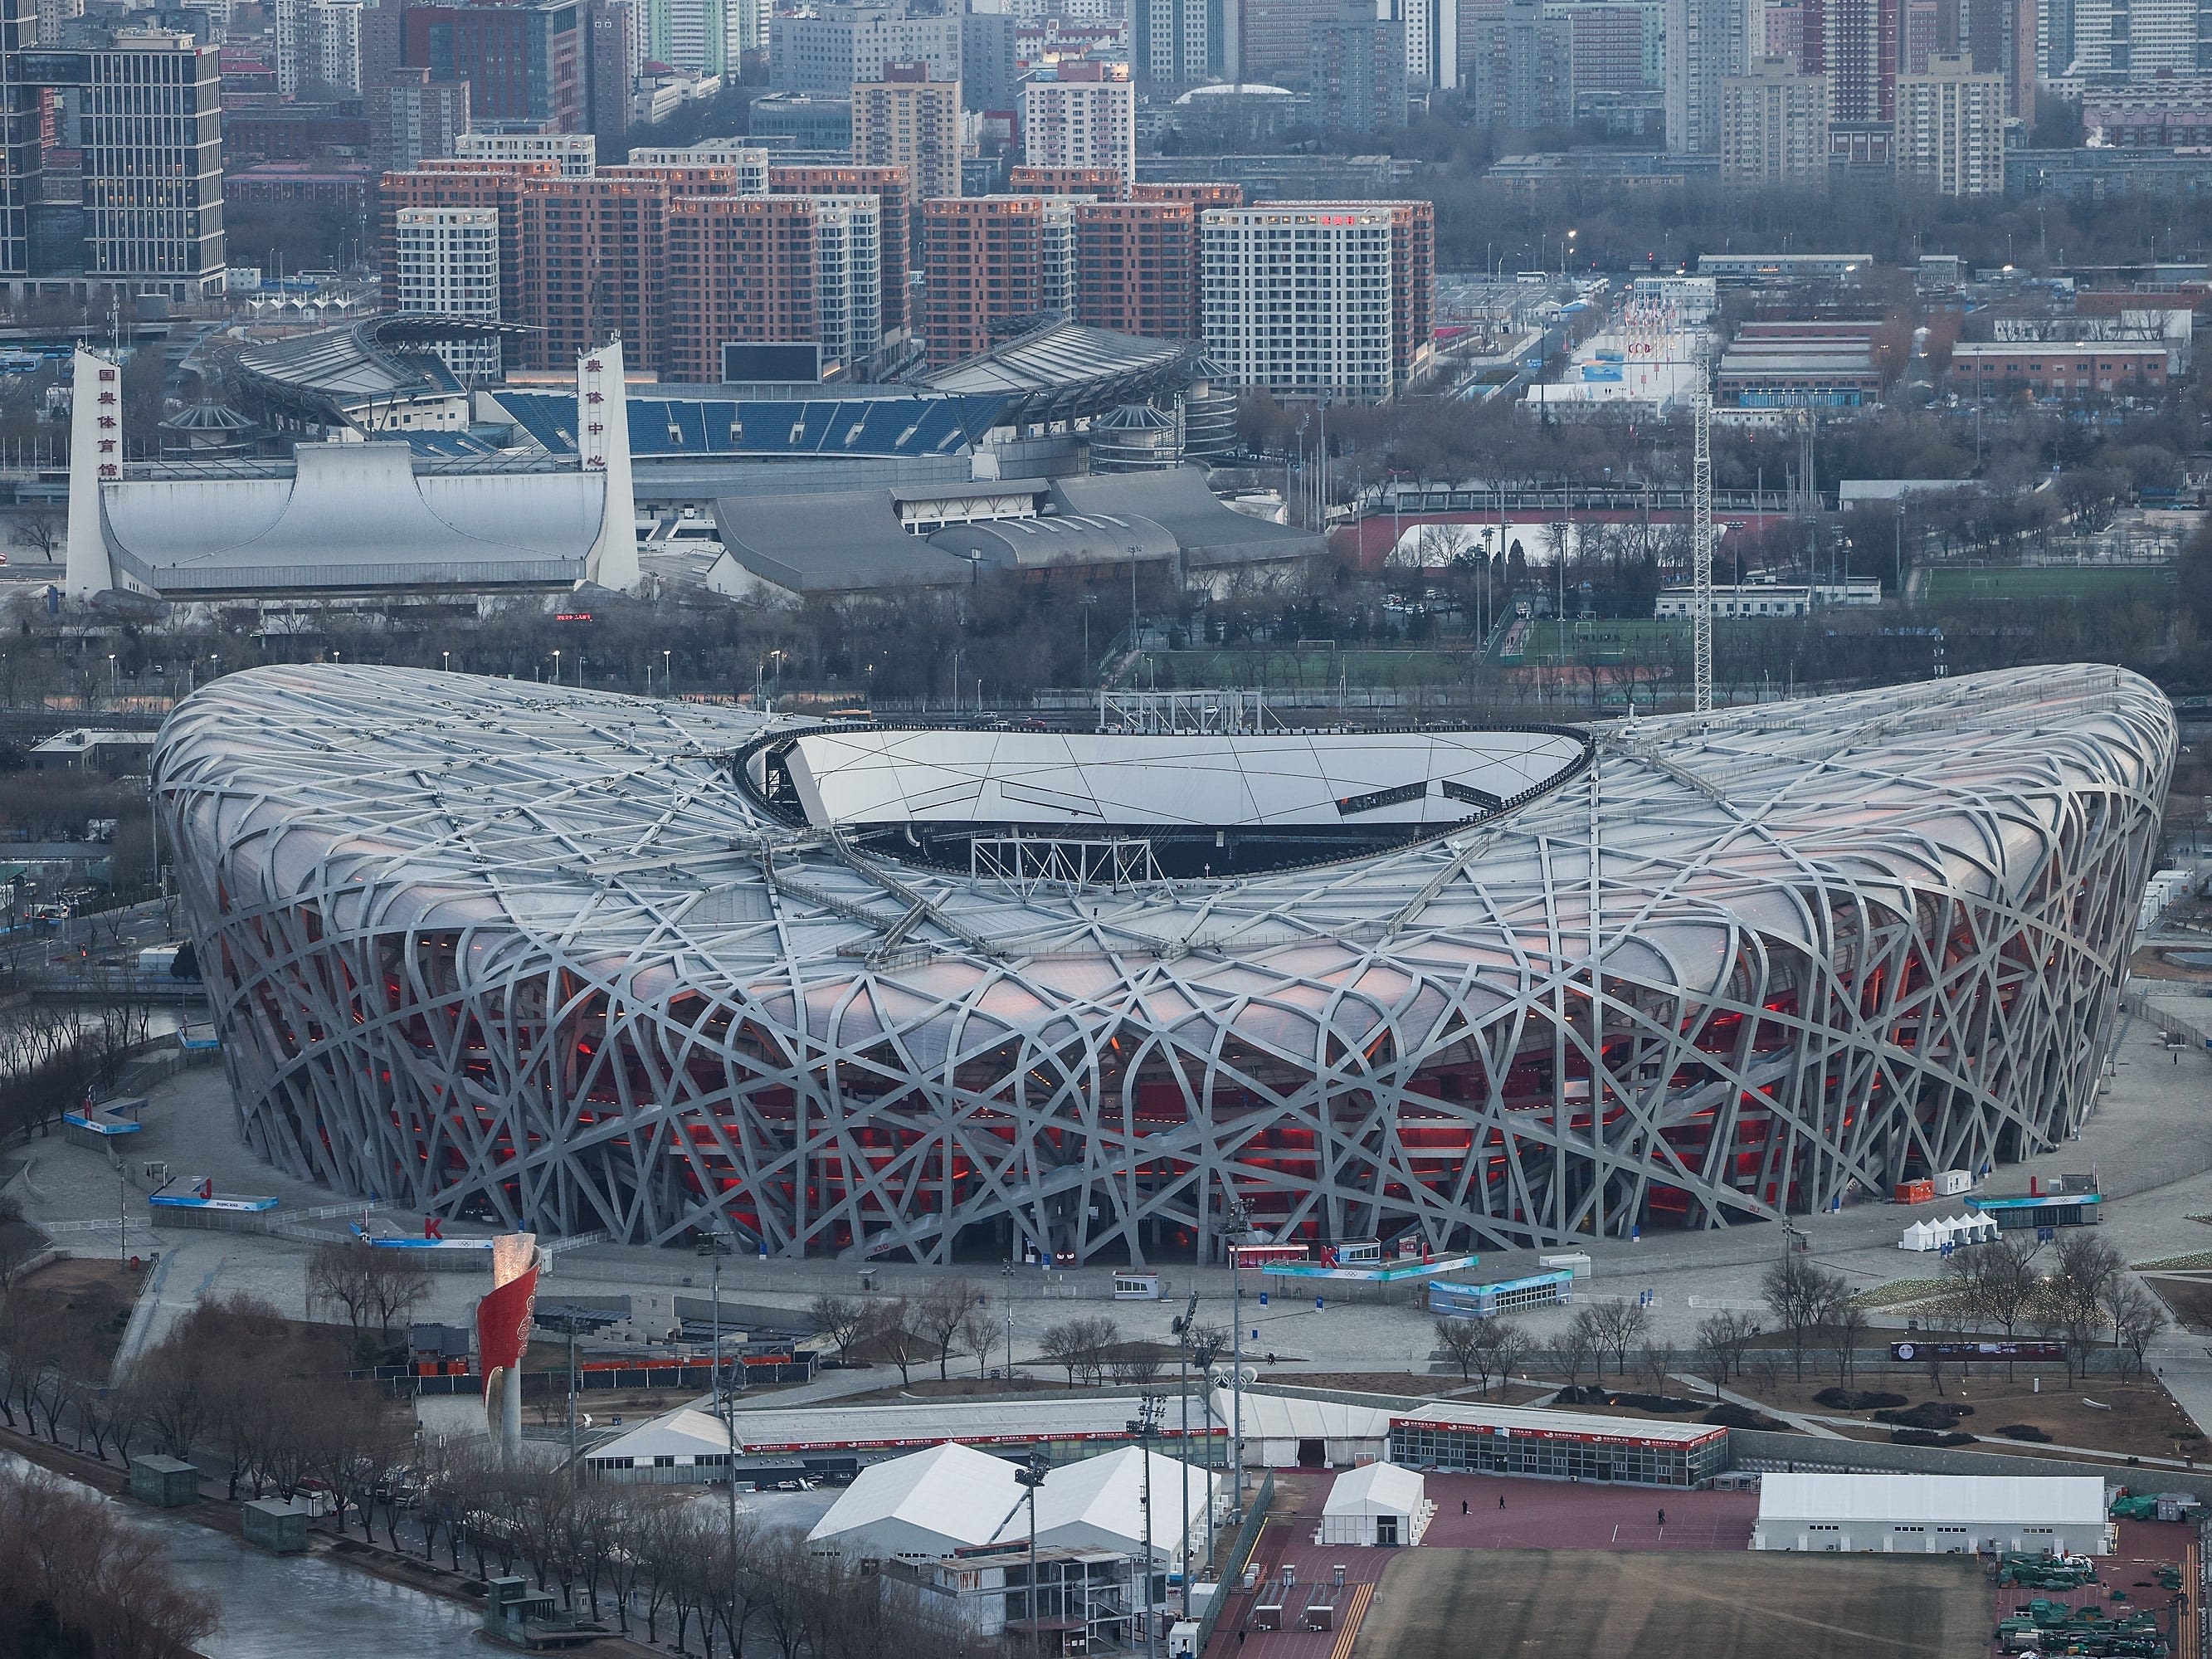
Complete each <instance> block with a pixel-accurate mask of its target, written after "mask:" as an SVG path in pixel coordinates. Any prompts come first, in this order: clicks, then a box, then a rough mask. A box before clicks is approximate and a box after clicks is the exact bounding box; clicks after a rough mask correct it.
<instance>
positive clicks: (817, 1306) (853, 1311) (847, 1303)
mask: <svg viewBox="0 0 2212 1659" xmlns="http://www.w3.org/2000/svg"><path fill="white" fill-rule="evenodd" d="M806 1317H807V1319H808V1321H809V1322H811V1324H812V1325H813V1327H814V1328H815V1329H816V1330H817V1331H818V1332H820V1333H821V1334H823V1336H826V1337H828V1338H829V1340H831V1341H832V1342H835V1343H836V1345H837V1358H840V1359H842V1358H845V1357H846V1355H847V1354H848V1352H851V1350H852V1346H853V1344H854V1342H855V1341H857V1340H859V1339H860V1334H861V1332H862V1331H864V1330H866V1328H867V1323H868V1304H866V1302H864V1301H862V1300H861V1299H860V1297H852V1296H838V1295H836V1294H835V1293H834V1292H832V1291H823V1293H822V1294H821V1295H819V1296H817V1297H815V1298H814V1299H813V1300H812V1301H811V1302H810V1303H808V1304H806Z"/></svg>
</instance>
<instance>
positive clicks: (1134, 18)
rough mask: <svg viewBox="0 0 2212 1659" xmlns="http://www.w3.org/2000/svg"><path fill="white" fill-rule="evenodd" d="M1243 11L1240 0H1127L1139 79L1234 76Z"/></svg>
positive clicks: (1173, 82)
mask: <svg viewBox="0 0 2212 1659" xmlns="http://www.w3.org/2000/svg"><path fill="white" fill-rule="evenodd" d="M1242 10H1243V7H1242V6H1241V5H1240V3H1239V0H1128V18H1129V61H1130V64H1131V65H1132V66H1133V68H1134V69H1135V70H1136V72H1137V76H1138V78H1139V80H1142V81H1144V82H1146V83H1147V84H1149V85H1152V86H1157V87H1163V88H1168V87H1188V86H1197V85H1200V84H1201V83H1203V82H1208V81H1224V80H1235V79H1236V78H1237V61H1238V48H1237V39H1238V33H1239V27H1240V23H1241V21H1242V19H1241V13H1242ZM1070 21H1073V20H1070Z"/></svg>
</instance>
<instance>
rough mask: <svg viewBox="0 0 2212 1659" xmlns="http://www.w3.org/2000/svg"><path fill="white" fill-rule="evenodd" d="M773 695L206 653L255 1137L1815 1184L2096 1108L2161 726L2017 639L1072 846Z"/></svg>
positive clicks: (474, 1158)
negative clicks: (1154, 870) (1136, 867)
mask: <svg viewBox="0 0 2212 1659" xmlns="http://www.w3.org/2000/svg"><path fill="white" fill-rule="evenodd" d="M792 724H793V725H794V726H796V725H798V724H800V723H799V722H792ZM768 729H769V728H768V726H766V725H764V723H763V719H762V717H761V716H759V715H757V714H751V713H749V712H747V711H744V710H742V709H737V708H723V707H714V706H708V705H702V704H691V703H684V702H650V701H642V700H638V699H633V698H627V697H621V696H612V695H606V694H599V693H591V692H583V691H570V690H558V689H555V688H552V687H547V686H534V685H517V684H512V683H507V682H501V681H495V680H489V679H480V678H468V677H464V676H460V675H441V674H428V673H415V672H410V671H397V670H380V669H373V668H365V667H361V668H356V667H351V666H343V667H301V668H272V669H264V670H260V671H254V672H252V673H246V674H239V675H234V676H231V677H229V678H225V679H223V680H222V681H220V682H219V683H217V684H215V685H213V686H211V687H210V688H208V689H206V690H203V691H201V692H200V693H199V694H197V696H194V697H192V698H191V699H190V700H189V701H188V702H186V703H185V705H184V706H183V707H182V708H179V710H178V712H177V713H176V714H175V715H174V716H173V718H172V719H171V720H170V722H169V724H168V726H167V728H166V729H165V731H164V732H163V734H162V737H161V743H160V747H159V750H158V755H157V763H156V764H157V779H156V793H157V800H158V808H159V814H160V819H161V833H162V834H163V836H165V837H166V838H168V839H169V840H170V842H171V843H172V844H173V847H174V849H175V855H176V864H177V868H178V871H179V878H180V882H181V890H182V893H183V896H184V899H185V906H186V909H187V912H188V915H189V916H190V919H191V925H192V930H193V933H194V934H195V936H196V938H197V942H198V945H199V959H200V961H201V963H203V964H204V969H205V971H206V973H207V975H208V977H209V980H210V987H211V990H212V993H213V995H214V998H215V1003H216V1011H217V1018H218V1021H219V1024H220V1027H221V1030H222V1038H223V1054H224V1060H225V1064H226V1065H227V1066H228V1068H229V1073H230V1079H231V1082H232V1084H233V1086H234V1090H235V1092H236V1097H237V1102H238V1112H239V1121H240V1127H241V1129H242V1132H243V1133H244V1135H245V1137H246V1140H247V1141H248V1143H249V1144H250V1145H251V1146H252V1147H253V1148H254V1149H255V1150H256V1151H257V1152H259V1153H260V1154H261V1155H263V1156H264V1157H265V1158H269V1159H270V1160H271V1161H272V1162H274V1163H276V1164H278V1165H280V1166H282V1167H283V1168H284V1169H286V1170H289V1171H291V1172H293V1173H295V1174H297V1175H301V1176H312V1177H313V1178H315V1179H317V1180H319V1181H322V1182H327V1183H329V1184H330V1185H331V1186H332V1187H334V1188H338V1189H341V1190H343V1191H344V1192H347V1193H349V1194H367V1193H372V1192H373V1193H375V1194H380V1195H382V1196H384V1197H386V1198H389V1199H392V1200H397V1201H398V1202H401V1203H404V1204H407V1205H411V1206H417V1207H420V1208H422V1209H424V1210H435V1211H437V1212H441V1213H444V1214H447V1215H449V1216H453V1215H460V1216H468V1215H477V1216H481V1217H483V1218H487V1219H494V1220H498V1221H503V1222H525V1223H527V1224H528V1225H531V1226H532V1227H535V1228H537V1229H538V1230H540V1231H544V1232H548V1233H556V1234H557V1233H562V1232H572V1231H585V1230H590V1229H601V1228H603V1229H605V1231H607V1232H609V1233H610V1234H611V1235H612V1236H613V1237H615V1238H617V1239H618V1240H625V1241H629V1242H633V1243H660V1242H666V1241H671V1240H677V1239H680V1238H683V1237H686V1236H687V1235H689V1234H690V1232H691V1231H693V1230H694V1229H697V1228H701V1227H706V1226H711V1225H716V1224H717V1223H718V1222H719V1221H720V1220H722V1219H724V1218H726V1219H727V1220H728V1221H729V1222H730V1223H732V1224H733V1225H735V1226H737V1227H738V1228H739V1229H741V1230H742V1231H744V1233H745V1234H746V1235H747V1236H748V1237H750V1239H752V1240H753V1241H754V1242H756V1243H757V1244H758V1245H759V1246H760V1247H761V1248H763V1249H766V1250H767V1251H769V1253H772V1254H779V1255H799V1254H802V1253H808V1254H825V1255H827V1254H842V1255H886V1254H896V1255H906V1256H910V1257H913V1258H917V1259H921V1260H925V1261H947V1260H951V1259H953V1258H954V1257H955V1256H957V1255H969V1254H974V1255H985V1254H987V1255H989V1256H990V1257H991V1258H992V1259H996V1258H997V1256H999V1255H1002V1254H1004V1253H1006V1251H1007V1250H1009V1249H1014V1248H1018V1246H1019V1245H1020V1244H1021V1243H1025V1242H1026V1243H1036V1244H1040V1245H1043V1246H1046V1247H1048V1248H1050V1249H1055V1250H1059V1251H1063V1252H1070V1253H1072V1254H1073V1255H1074V1257H1076V1258H1077V1259H1079V1260H1091V1259H1097V1260H1102V1261H1121V1260H1124V1259H1127V1260H1131V1261H1146V1260H1159V1259H1163V1258H1172V1257H1181V1258H1182V1259H1186V1260H1188V1259H1190V1258H1191V1257H1192V1256H1193V1255H1197V1256H1199V1257H1200V1258H1201V1259H1215V1258H1216V1257H1218V1253H1219V1248H1220V1244H1221V1242H1222V1241H1223V1239H1224V1238H1225V1237H1226V1236H1227V1231H1228V1229H1229V1228H1230V1227H1231V1226H1232V1225H1238V1224H1236V1223H1232V1222H1231V1219H1230V1218H1229V1217H1230V1214H1231V1212H1232V1210H1233V1211H1235V1212H1238V1213H1240V1214H1241V1215H1242V1216H1243V1217H1245V1218H1249V1223H1250V1224H1251V1225H1256V1226H1257V1227H1259V1228H1261V1229H1264V1230H1266V1231H1267V1233H1269V1234H1270V1235H1274V1234H1281V1235H1283V1236H1286V1237H1307V1238H1315V1237H1320V1238H1340V1239H1341V1238H1358V1237H1376V1236H1382V1237H1392V1236H1397V1235H1404V1234H1409V1233H1410V1234H1413V1235H1417V1236H1418V1237H1419V1238H1421V1239H1423V1240H1425V1241H1426V1242H1427V1243H1430V1244H1431V1245H1433V1246H1434V1247H1436V1248H1437V1249H1447V1248H1449V1247H1454V1246H1460V1245H1465V1244H1468V1243H1489V1244H1493V1245H1520V1244H1530V1243H1560V1242H1564V1241H1569V1240H1571V1239H1574V1238H1577V1237H1591V1236H1613V1237H1617V1236H1623V1235H1626V1234H1627V1233H1628V1232H1629V1231H1630V1230H1631V1229H1632V1228H1634V1227H1638V1226H1641V1227H1644V1228H1645V1229H1647V1230H1648V1229H1650V1228H1653V1227H1682V1228H1710V1227H1716V1226H1720V1225H1727V1224H1729V1223H1731V1222H1734V1221H1737V1220H1743V1219H1753V1218H1772V1217H1774V1216H1776V1215H1778V1214H1780V1213H1784V1212H1791V1211H1806V1210H1815V1209H1824V1208H1826V1207H1828V1206H1831V1205H1832V1204H1833V1203H1835V1202H1837V1201H1838V1200H1841V1199H1844V1198H1845V1197H1847V1196H1849V1195H1850V1194H1852V1193H1853V1192H1855V1191H1875V1192H1879V1191H1881V1190H1884V1189H1887V1188H1888V1187H1889V1186H1890V1185H1891V1184H1892V1183H1893V1182H1898V1181H1900V1180H1904V1179H1906V1178H1909V1177H1911V1176H1917V1175H1921V1174H1924V1173H1929V1172H1933V1171H1936V1170H1946V1169H1952V1168H1960V1167H1965V1168H1972V1169H1978V1168H1980V1167H1982V1166H1983V1165H1984V1164H2001V1163H2002V1162H2004V1161H2006V1160H2008V1159H2012V1158H2020V1157H2022V1156H2025V1155H2027V1154H2030V1153H2033V1152H2039V1151H2042V1150H2045V1149H2047V1148H2050V1147H2051V1146H2055V1145H2056V1144H2057V1143H2058V1142H2059V1141H2060V1140H2061V1139H2063V1137H2064V1136H2066V1135H2067V1134H2068V1133H2069V1132H2070V1131H2071V1130H2073V1129H2074V1128H2075V1127H2076V1126H2077V1125H2078V1124H2080V1122H2081V1121H2082V1119H2083V1117H2084V1116H2085V1115H2087V1113H2088V1111H2089V1110H2090V1109H2091V1106H2092V1104H2093V1100H2094V1097H2095V1091H2096V1087H2097V1082H2098V1078H2099V1074H2100V1069H2101V1066H2102V1057H2103V1054H2104V1051H2105V1048H2106V1044H2107V1042H2108V1040H2109V1036H2110V1033H2111V1029H2112V1021H2113V1018H2114V1013H2115V1005H2116V1001H2117V987H2118V981H2119V980H2120V978H2121V975H2122V974H2123V972H2124V964H2125V962H2126V957H2127V953H2128V951H2129V950H2130V948H2131V944H2132V939H2133V934H2134V930H2135V926H2136V910H2137V906H2138V902H2139V897H2140V895H2141V893H2142V889H2143V885H2144V883H2145V880H2146V878H2147V877H2148V872H2149V867H2150V862H2151V860H2152V858H2153V856H2154V849H2155V847H2156V843H2157V836H2158V825H2159V817H2160V810H2161V805H2162V802H2163V797H2164V793H2165V789H2166V781H2167V777H2168V774H2169V772H2170V769H2171V767H2172V757H2173V750H2174V728H2173V723H2172V711H2171V708H2170V707H2169V706H2168V704H2167V703H2166V700H2165V698H2164V697H2163V696H2160V694H2159V693H2158V691H2157V690H2155V689H2154V688H2153V687H2152V686H2150V685H2149V684H2148V683H2146V682H2144V681H2142V680H2141V679H2139V678H2135V677H2133V676H2131V675H2128V674H2125V673H2123V672H2120V671H2115V670H2112V669H2109V668H2098V669H2088V668H2063V669H2033V670H2021V671H2007V672H2002V673H1997V674H1990V675H1983V676H1978V677H1972V678H1960V679H1954V680H1948V681H1939V682H1936V683H1933V684H1921V685H1913V686H1905V687H1899V688H1895V689H1891V690H1875V691H1866V692H1861V693H1855V694H1851V695H1847V696H1830V697H1823V698H1817V699H1812V700H1808V701H1803V702H1789V703H1784V704H1779V705H1768V706H1763V707H1758V708H1745V709H1736V710H1730V711H1726V712H1723V713H1721V714H1715V715H1712V716H1711V717H1708V718H1704V719H1700V718H1698V717H1694V716H1673V717H1666V718H1661V719H1653V720H1640V721H1636V722H1634V723H1632V724H1622V723H1620V722H1614V723H1612V724H1609V725H1607V726H1598V727H1594V728H1591V732H1590V736H1591V738H1594V740H1595V742H1594V746H1593V750H1592V753H1593V758H1592V759H1591V761H1590V763H1589V764H1588V765H1587V766H1585V767H1583V768H1581V769H1578V770H1574V771H1572V772H1571V773H1569V774H1567V775H1565V781H1561V782H1559V784H1558V785H1557V787H1553V788H1551V789H1550V791H1549V793H1542V794H1541V795H1540V797H1539V798H1538V799H1534V800H1532V801H1528V802H1526V803H1524V804H1522V805H1519V806H1518V807H1516V808H1514V809H1513V810H1510V811H1503V812H1500V813H1498V814H1497V815H1495V816H1493V817H1491V818H1488V819H1485V820H1481V821H1480V822H1477V823H1472V824H1459V825H1455V826H1453V827H1450V828H1449V829H1445V830H1443V831H1442V832H1441V833H1438V834H1436V835H1432V836H1428V838H1425V839H1415V840H1413V841H1411V842H1407V843H1404V844H1401V845H1397V846H1395V847H1389V848H1382V849H1379V850H1368V851H1363V852H1360V853H1358V854H1355V855H1352V856H1350V857H1346V858H1341V859H1338V860H1335V861H1333V862H1322V863H1318V864H1308V865H1304V866H1295V867H1286V868H1281V869H1277V870H1273V871H1271V872H1262V873H1258V874H1246V875H1243V876H1239V877H1237V878H1233V879H1227V880H1222V879H1185V880H1169V879H1162V880H1159V881H1157V882H1151V883H1137V884H1133V883H1131V882H1129V881H1127V880H1126V879H1124V880H1121V881H1119V882H1115V883H1100V884H1084V883H1082V882H1079V881H1066V882H1058V883H1055V882H1052V881H1047V880H1036V879H1028V878H1025V879H1023V880H1021V881H1018V882H1012V881H994V880H992V879H989V878H987V877H979V876H978V875H976V874H975V873H972V872H969V871H968V870H966V869H964V868H963V869H948V868H944V867H933V866H923V865H921V864H913V863H905V864H902V863H900V862H897V861H896V860H893V859H891V858H889V857H887V856H885V855H884V854H883V853H882V851H880V850H879V848H880V842H878V843H874V844H872V848H871V849H870V850H863V849H862V848H861V847H860V844H859V843H858V842H854V840H852V839H850V838H848V837H846V836H843V835H842V834H840V833H839V831H838V829H836V826H835V825H827V826H810V825H808V824H806V823H797V824H794V823H792V822H790V821H789V819H788V816H787V815H785V816H782V817H779V816H778V815H777V814H775V813H773V812H769V811H763V807H762V803H761V800H760V799H759V798H758V796H757V794H756V793H754V792H752V791H750V790H749V789H748V788H747V787H745V785H744V780H743V778H742V776H741V775H737V774H733V771H732V757H733V756H735V755H737V754H738V753H739V752H740V751H741V750H744V749H745V748H746V747H747V745H749V744H753V743H754V741H755V740H756V739H757V738H759V737H761V736H762V735H763V732H765V731H767V730H768ZM1578 740H1579V739H1578ZM1207 741H1218V742H1227V741H1231V740H1230V739H1227V738H1212V739H1207ZM1123 873H1124V875H1125V876H1126V873H1127V872H1123Z"/></svg>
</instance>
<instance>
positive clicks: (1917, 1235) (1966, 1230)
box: [1897, 1215, 1997, 1250]
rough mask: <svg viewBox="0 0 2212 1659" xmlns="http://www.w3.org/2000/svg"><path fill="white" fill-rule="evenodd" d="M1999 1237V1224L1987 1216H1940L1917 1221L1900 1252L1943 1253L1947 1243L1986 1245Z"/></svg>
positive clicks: (1903, 1242)
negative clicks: (1932, 1251) (1928, 1251)
mask: <svg viewBox="0 0 2212 1659" xmlns="http://www.w3.org/2000/svg"><path fill="white" fill-rule="evenodd" d="M1996 1236H1997V1224H1996V1221H1995V1220H1994V1219H1992V1218H1990V1217H1989V1216H1985V1215H1938V1216H1930V1217H1929V1218H1927V1219H1926V1220H1925V1221H1916V1222H1914V1223H1913V1224H1912V1225H1911V1226H1910V1227H1907V1228H1906V1229H1905V1236H1904V1237H1902V1238H1900V1239H1899V1240H1898V1242H1897V1248H1898V1249H1900V1250H1940V1249H1942V1248H1943V1247H1944V1246H1945V1245H1946V1244H1984V1243H1988V1242H1989V1241H1990V1239H1993V1238H1995V1237H1996Z"/></svg>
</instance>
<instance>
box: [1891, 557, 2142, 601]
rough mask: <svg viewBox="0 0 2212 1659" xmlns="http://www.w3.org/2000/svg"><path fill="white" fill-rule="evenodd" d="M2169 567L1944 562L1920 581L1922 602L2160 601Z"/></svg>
mask: <svg viewBox="0 0 2212 1659" xmlns="http://www.w3.org/2000/svg"><path fill="white" fill-rule="evenodd" d="M2173 584H2174V572H2173V567H2172V565H2166V564H2148V565H2073V564H2055V565H2036V566H2026V565H1994V564H1993V565H1945V566H1939V567H1937V568H1934V569H1931V570H1929V573H1928V575H1927V578H1926V580H1924V581H1923V583H1922V585H1921V599H1922V602H1923V604H1928V605H1942V604H1949V603H1953V602H1955V601H1958V600H1960V599H2026V600H2036V599H2073V598H2075V597H2077V596H2081V597H2087V598H2093V599H2124V598H2126V597H2128V596H2129V595H2130V594H2139V595H2140V596H2141V597H2142V598H2143V599H2148V600H2164V599H2168V598H2171V597H2172V592H2173Z"/></svg>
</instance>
